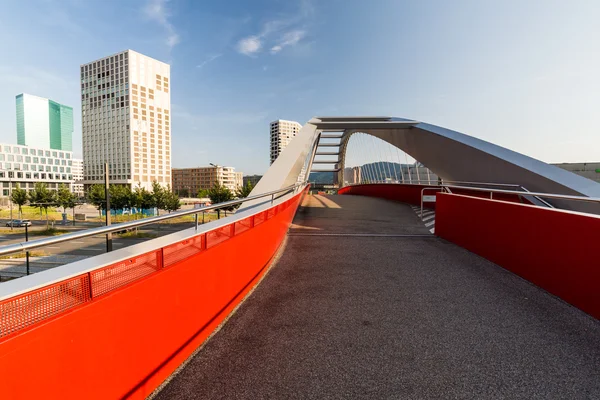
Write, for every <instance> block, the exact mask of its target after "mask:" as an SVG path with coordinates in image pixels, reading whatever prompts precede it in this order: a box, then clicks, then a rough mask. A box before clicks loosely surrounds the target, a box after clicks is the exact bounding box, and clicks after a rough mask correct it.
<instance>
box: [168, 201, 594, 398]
mask: <svg viewBox="0 0 600 400" xmlns="http://www.w3.org/2000/svg"><path fill="white" fill-rule="evenodd" d="M319 200H323V199H319V198H311V197H307V198H306V201H305V203H304V204H305V206H304V207H302V208H301V210H300V211H299V213H298V214H297V216H296V219H295V221H294V224H295V225H294V228H292V229H291V234H290V236H289V237H288V241H287V244H286V247H285V249H284V251H283V253H282V254H281V257H280V259H279V260H278V261H277V262H276V264H275V265H274V266H273V267H272V269H271V270H270V272H269V274H268V275H267V276H266V277H265V279H264V280H263V281H262V283H261V284H260V285H259V286H258V287H257V288H256V290H255V291H254V293H253V294H252V295H251V296H250V297H249V298H248V299H247V300H246V301H245V302H244V303H243V304H242V305H241V307H240V308H239V309H238V311H237V312H236V313H235V314H234V315H233V316H232V317H231V318H230V319H229V321H228V322H227V323H226V324H225V325H224V326H223V327H222V329H221V330H220V331H219V332H217V333H216V334H215V335H214V337H213V338H212V339H211V340H210V341H209V342H208V343H207V344H206V345H205V347H204V348H202V349H201V350H200V351H199V352H198V353H197V354H196V355H195V356H194V357H192V358H191V359H190V361H189V363H188V364H187V365H186V366H185V367H184V368H182V370H181V371H180V372H179V373H178V374H176V375H174V376H173V377H172V380H171V381H170V382H169V383H168V384H167V385H166V386H165V387H164V388H163V389H162V391H161V392H159V393H158V394H157V398H159V399H267V398H278V399H279V398H285V399H288V398H298V399H305V398H312V399H322V398H338V399H342V398H344V399H345V398H377V399H379V398H390V399H429V398H439V399H442V398H443V399H458V398H460V399H490V398H492V399H505V398H523V399H525V398H526V399H530V398H539V399H542V398H543V399H548V398H552V399H593V398H600V344H599V343H600V340H599V339H600V323H599V322H598V321H597V320H595V319H593V318H591V317H589V316H588V315H586V314H584V313H582V312H580V311H579V310H577V309H575V308H573V307H571V306H569V305H568V304H566V303H564V302H562V301H561V300H559V299H557V298H555V297H553V296H551V295H549V294H548V293H546V292H544V291H543V290H541V289H539V288H537V287H535V286H533V285H532V284H529V283H528V282H526V281H524V280H522V279H520V278H519V277H517V276H515V275H513V274H511V273H510V272H508V271H506V270H504V269H502V268H500V267H498V266H496V265H495V264H492V263H490V262H488V261H486V260H484V259H482V258H480V257H478V256H476V255H474V254H472V253H470V252H468V251H466V250H464V249H461V248H459V247H457V246H455V245H453V244H451V243H448V242H445V241H443V240H441V239H439V238H437V237H434V236H429V237H426V236H413V237H393V236H389V237H382V236H376V237H375V236H373V237H368V236H364V237H348V236H344V235H343V234H344V233H352V232H354V233H356V232H361V231H365V230H372V231H374V232H378V229H377V226H376V225H377V224H376V223H375V222H369V221H368V218H367V217H368V212H369V211H368V210H371V212H372V213H373V218H374V220H379V219H380V218H381V226H382V231H384V232H386V233H389V234H394V233H406V232H414V233H417V234H420V233H422V229H420V227H419V226H417V225H416V224H415V223H414V222H415V220H414V217H415V214H414V212H413V211H412V210H411V209H410V208H409V206H408V205H403V204H400V203H393V202H388V201H384V200H377V199H369V198H366V197H362V198H360V197H355V196H339V197H336V196H328V197H327V198H326V199H324V200H325V203H327V202H328V201H329V202H331V203H328V204H329V206H324V207H320V206H318V204H321V203H322V202H321V201H319ZM384 203H386V204H384ZM334 204H335V206H334ZM337 207H339V208H337ZM393 209H397V210H395V211H394V210H393ZM384 210H385V211H387V215H388V218H387V219H386V218H385V217H381V214H382V212H383V211H384ZM342 217H343V218H342ZM354 217H356V219H354ZM417 221H418V219H417ZM393 227H395V228H396V230H393V229H392V228H393ZM300 231H313V232H315V233H319V232H330V233H333V232H338V233H340V235H339V236H305V235H302V236H300V235H295V234H294V233H296V232H300Z"/></svg>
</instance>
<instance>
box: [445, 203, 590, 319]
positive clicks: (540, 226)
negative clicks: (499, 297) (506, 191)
mask: <svg viewBox="0 0 600 400" xmlns="http://www.w3.org/2000/svg"><path fill="white" fill-rule="evenodd" d="M598 232H600V216H596V215H591V214H581V213H576V212H569V211H563V210H553V209H547V208H541V207H535V206H531V205H524V204H515V203H509V202H503V201H495V200H486V199H479V198H473V197H468V196H461V195H453V194H446V193H442V194H439V195H438V196H437V209H436V221H435V233H436V235H438V236H440V237H442V238H444V239H446V240H449V241H451V242H453V243H456V244H457V245H459V246H461V247H464V248H465V249H468V250H470V251H472V252H474V253H476V254H479V255H480V256H482V257H485V258H487V259H488V260H490V261H492V262H494V263H496V264H498V265H499V266H501V267H504V268H506V269H508V270H509V271H512V272H514V273H515V274H517V275H519V276H521V277H523V278H524V279H527V280H528V281H530V282H532V283H534V284H535V285H537V286H539V287H541V288H543V289H545V290H547V291H548V292H550V293H552V294H554V295H556V296H558V297H560V298H562V299H563V300H565V301H567V302H568V303H570V304H572V305H574V306H575V307H577V308H579V309H581V310H583V311H585V312H586V313H588V314H590V315H592V316H594V317H595V318H599V319H600V259H599V258H598V252H597V250H598Z"/></svg>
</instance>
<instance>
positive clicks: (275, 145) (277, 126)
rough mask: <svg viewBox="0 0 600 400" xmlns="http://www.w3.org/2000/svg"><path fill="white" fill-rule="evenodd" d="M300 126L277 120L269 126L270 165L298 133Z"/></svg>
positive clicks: (295, 123)
mask: <svg viewBox="0 0 600 400" xmlns="http://www.w3.org/2000/svg"><path fill="white" fill-rule="evenodd" d="M301 128H302V125H300V124H299V123H298V122H296V121H286V120H283V119H278V120H277V121H273V122H271V124H270V131H269V132H270V134H271V147H270V154H271V164H273V163H274V162H275V160H276V159H277V157H279V155H280V154H281V152H282V151H283V149H285V148H286V147H287V145H288V144H289V143H290V141H291V140H292V139H293V138H294V137H295V136H296V135H297V134H298V132H300V129H301Z"/></svg>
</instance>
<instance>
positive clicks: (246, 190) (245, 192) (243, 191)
mask: <svg viewBox="0 0 600 400" xmlns="http://www.w3.org/2000/svg"><path fill="white" fill-rule="evenodd" d="M252 189H254V185H252V182H250V181H247V182H246V184H245V185H244V186H239V187H238V188H237V190H236V191H235V197H237V198H238V199H244V198H246V197H248V196H250V192H252Z"/></svg>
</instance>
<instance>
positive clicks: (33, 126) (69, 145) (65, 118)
mask: <svg viewBox="0 0 600 400" xmlns="http://www.w3.org/2000/svg"><path fill="white" fill-rule="evenodd" d="M16 104H17V143H19V144H20V145H23V146H36V147H42V148H47V149H53V150H64V151H72V150H73V108H71V107H69V106H65V105H63V104H60V103H57V102H55V101H52V100H48V99H45V98H43V97H38V96H33V95H30V94H25V93H22V94H20V95H18V96H17V98H16Z"/></svg>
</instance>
